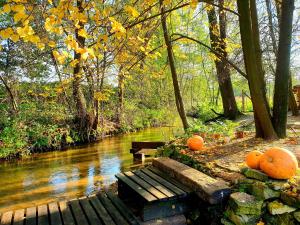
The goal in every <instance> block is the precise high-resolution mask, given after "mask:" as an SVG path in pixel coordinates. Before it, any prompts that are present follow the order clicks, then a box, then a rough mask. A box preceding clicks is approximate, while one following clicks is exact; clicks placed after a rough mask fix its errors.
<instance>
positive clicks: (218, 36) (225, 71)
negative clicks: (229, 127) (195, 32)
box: [207, 0, 239, 120]
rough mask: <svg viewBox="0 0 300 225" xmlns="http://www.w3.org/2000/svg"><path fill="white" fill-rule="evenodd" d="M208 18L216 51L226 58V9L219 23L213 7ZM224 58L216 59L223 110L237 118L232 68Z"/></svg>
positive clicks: (225, 113) (231, 116)
mask: <svg viewBox="0 0 300 225" xmlns="http://www.w3.org/2000/svg"><path fill="white" fill-rule="evenodd" d="M219 2H220V5H223V4H224V1H223V0H219ZM207 15H208V20H209V34H210V43H211V47H212V49H213V50H214V51H216V52H218V53H219V54H220V55H222V56H223V57H224V58H227V52H226V43H225V39H226V14H225V11H224V10H220V11H219V24H218V21H217V16H216V11H215V8H214V7H213V8H212V9H210V10H207ZM224 58H222V59H216V60H214V61H215V65H216V70H217V78H218V84H219V88H220V93H221V97H222V103H223V110H224V115H225V117H227V118H229V119H232V120H233V119H236V117H237V116H238V115H239V111H238V108H237V104H236V100H235V97H234V92H233V87H232V82H231V77H230V70H229V68H228V64H227V63H226V62H225V60H224Z"/></svg>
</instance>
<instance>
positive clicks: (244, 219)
mask: <svg viewBox="0 0 300 225" xmlns="http://www.w3.org/2000/svg"><path fill="white" fill-rule="evenodd" d="M226 212H227V215H228V218H229V219H230V221H231V222H233V223H234V224H235V225H256V224H257V222H258V220H259V216H258V215H237V214H235V213H234V212H233V211H232V210H230V209H228V210H227V211H226Z"/></svg>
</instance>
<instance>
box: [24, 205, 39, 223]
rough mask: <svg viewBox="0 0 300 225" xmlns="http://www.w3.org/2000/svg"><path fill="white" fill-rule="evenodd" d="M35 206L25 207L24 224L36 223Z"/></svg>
mask: <svg viewBox="0 0 300 225" xmlns="http://www.w3.org/2000/svg"><path fill="white" fill-rule="evenodd" d="M36 222H37V211H36V207H30V208H27V209H26V225H36V224H37V223H36Z"/></svg>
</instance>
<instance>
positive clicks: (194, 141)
mask: <svg viewBox="0 0 300 225" xmlns="http://www.w3.org/2000/svg"><path fill="white" fill-rule="evenodd" d="M187 146H188V147H189V149H191V150H193V151H199V150H202V149H203V146H204V141H203V138H202V137H201V136H199V135H193V137H190V138H189V139H188V140H187Z"/></svg>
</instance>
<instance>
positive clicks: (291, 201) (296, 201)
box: [280, 191, 300, 208]
mask: <svg viewBox="0 0 300 225" xmlns="http://www.w3.org/2000/svg"><path fill="white" fill-rule="evenodd" d="M280 199H281V200H282V201H283V203H285V204H287V205H289V206H292V207H295V208H300V196H299V195H297V194H294V193H290V192H286V191H283V192H281V194H280Z"/></svg>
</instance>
